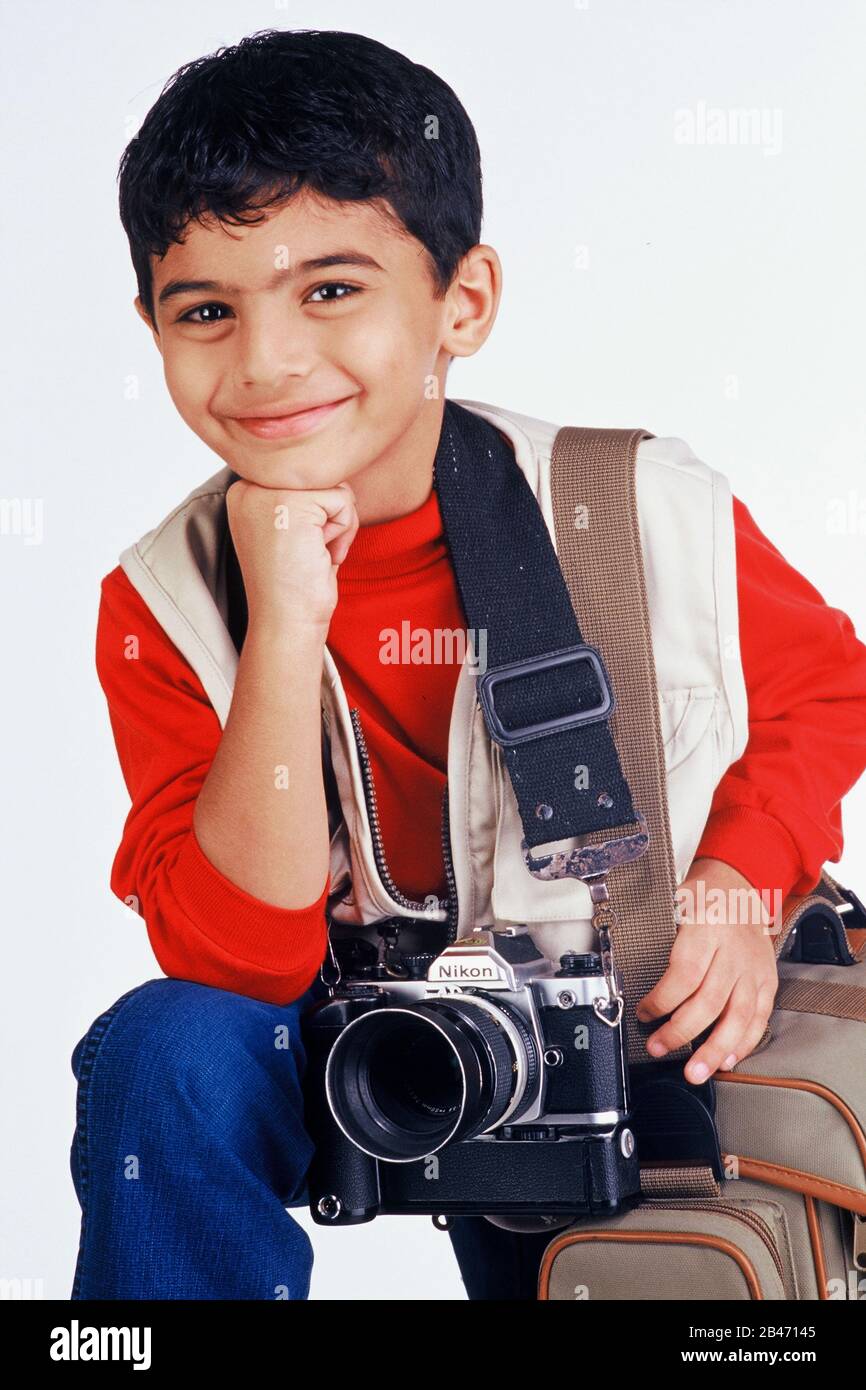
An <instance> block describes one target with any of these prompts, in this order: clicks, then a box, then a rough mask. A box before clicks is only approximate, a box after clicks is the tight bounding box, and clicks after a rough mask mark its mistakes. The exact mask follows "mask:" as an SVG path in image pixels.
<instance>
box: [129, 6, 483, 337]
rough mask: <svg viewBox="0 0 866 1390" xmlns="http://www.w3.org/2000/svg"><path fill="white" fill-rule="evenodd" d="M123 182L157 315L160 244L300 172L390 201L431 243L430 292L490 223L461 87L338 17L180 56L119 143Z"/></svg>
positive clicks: (288, 183)
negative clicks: (134, 128)
mask: <svg viewBox="0 0 866 1390" xmlns="http://www.w3.org/2000/svg"><path fill="white" fill-rule="evenodd" d="M431 118H432V119H433V120H435V123H436V124H435V125H434V124H432V123H431ZM431 134H432V135H433V137H434V138H430V136H431ZM118 183H119V202H120V220H121V222H122V223H123V227H124V231H125V232H126V235H127V237H128V239H129V248H130V253H131V255H132V263H133V267H134V269H135V274H136V278H137V280H138V292H139V295H140V296H141V301H142V304H143V305H144V307H145V309H146V310H147V312H148V314H149V316H150V319H151V322H155V316H154V305H153V283H152V277H151V268H150V256H151V255H155V256H157V257H161V256H163V255H164V254H165V253H166V251H167V250H168V248H169V246H170V245H171V244H172V242H180V241H182V239H183V237H182V233H183V230H184V228H185V227H186V226H187V224H188V223H189V222H190V221H191V220H192V219H195V220H199V221H201V220H202V218H203V217H204V216H206V215H210V216H213V217H216V218H218V219H220V220H221V221H223V222H226V223H233V224H235V225H243V224H246V223H255V222H261V221H262V218H263V216H264V215H265V214H264V213H262V212H261V211H260V209H262V208H273V206H274V205H276V204H278V203H280V202H282V201H283V200H284V199H287V198H290V197H291V196H292V195H293V194H294V193H295V192H297V191H298V189H300V188H301V187H302V186H304V185H307V186H308V187H309V188H310V189H312V190H315V191H316V192H318V193H320V194H323V195H324V196H326V197H329V198H332V199H335V200H337V201H351V202H359V201H369V200H372V199H383V200H384V201H385V203H389V204H390V207H391V209H393V212H394V213H396V215H397V221H398V224H402V226H401V227H400V230H401V233H403V229H405V230H406V231H408V232H409V233H411V235H412V236H414V237H416V238H417V240H418V241H420V242H421V243H422V244H423V245H424V246H425V247H426V249H427V251H428V252H429V255H430V258H431V261H432V264H431V265H430V267H429V268H430V275H431V280H432V283H433V293H434V297H435V298H440V299H441V298H442V297H443V296H444V294H445V292H446V290H447V289H448V286H449V285H450V284H451V282H452V280H453V278H454V273H455V271H456V269H457V265H458V263H459V261H460V259H461V257H462V256H463V255H464V254H465V253H466V252H467V251H468V250H469V249H470V248H471V247H472V246H475V245H477V243H478V242H479V240H480V236H481V216H482V196H481V157H480V153H479V149H478V141H477V138H476V135H475V131H474V129H473V126H472V122H471V121H470V120H469V117H468V116H467V114H466V112H465V110H464V109H463V107H462V105H461V104H460V102H459V101H458V99H457V97H456V96H455V94H454V92H453V91H452V90H451V88H450V87H449V86H448V85H447V83H446V82H443V80H442V79H441V78H440V77H437V76H436V74H435V73H434V72H431V71H430V69H429V68H425V67H422V66H421V65H420V64H418V63H413V62H411V61H410V59H408V58H406V57H405V56H404V55H403V54H401V53H398V52H396V51H395V50H394V49H392V48H387V47H386V46H385V45H384V44H381V43H378V42H377V41H376V40H375V39H370V38H367V37H365V36H364V35H363V34H348V33H342V32H340V31H338V30H325V31H323V30H318V29H288V30H281V29H262V30H259V31H257V32H256V33H254V34H249V35H247V37H246V38H243V39H241V41H240V42H239V43H238V44H236V45H233V46H231V47H229V46H223V47H221V48H219V49H218V50H217V51H216V52H215V53H213V54H210V55H208V56H206V57H203V58H197V59H195V60H194V61H192V62H189V63H185V64H184V65H183V66H182V67H180V68H178V70H177V72H175V73H174V74H173V76H172V77H170V78H169V80H168V81H167V82H166V84H165V86H164V87H163V89H162V91H161V92H160V95H159V97H158V98H157V100H156V102H155V103H154V105H153V106H152V107H151V108H150V110H149V111H148V113H147V115H146V117H145V119H144V121H143V123H142V125H141V128H140V129H139V131H138V133H137V134H136V135H135V136H134V137H133V139H132V140H130V142H129V144H128V145H127V147H126V149H125V150H124V152H123V155H122V157H121V160H120V168H119V172H118ZM378 206H379V207H380V209H382V210H383V211H384V212H385V213H386V215H391V214H390V210H389V209H387V208H386V207H385V206H384V204H379V205H378ZM256 212H257V213H258V216H253V215H246V214H252V213H256ZM392 220H393V218H392Z"/></svg>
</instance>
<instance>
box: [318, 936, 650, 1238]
mask: <svg viewBox="0 0 866 1390" xmlns="http://www.w3.org/2000/svg"><path fill="white" fill-rule="evenodd" d="M379 934H380V937H383V945H382V947H380V949H379V950H378V951H377V948H376V945H375V944H374V943H372V942H369V941H358V939H357V937H356V938H355V942H354V944H353V945H352V946H351V947H348V946H347V943H346V942H344V943H343V945H344V946H345V947H346V949H347V951H348V955H347V954H346V953H345V952H344V955H343V957H342V959H341V960H340V961H339V968H340V970H341V971H342V974H341V976H340V979H339V981H338V982H335V983H332V984H331V997H329V998H323V999H321V1000H320V1001H319V1002H317V1003H315V1004H313V1006H312V1007H311V1008H310V1009H309V1010H308V1011H307V1012H306V1013H305V1014H304V1015H303V1016H302V1020H301V1026H302V1034H303V1039H304V1044H305V1048H306V1053H307V1067H306V1072H305V1076H304V1094H305V1124H306V1128H307V1130H308V1132H309V1134H310V1136H311V1138H312V1139H313V1141H314V1143H315V1154H314V1157H313V1160H312V1163H311V1165H310V1169H309V1172H308V1192H309V1198H310V1210H311V1213H312V1216H313V1218H314V1220H315V1221H317V1222H318V1223H319V1224H321V1225H340V1224H342V1225H350V1224H355V1223H357V1222H362V1221H370V1220H372V1219H373V1217H375V1216H381V1215H385V1214H406V1213H412V1212H415V1213H418V1214H424V1213H426V1214H430V1215H434V1216H435V1215H438V1214H442V1215H447V1214H460V1215H485V1216H489V1217H490V1219H491V1220H493V1221H494V1222H495V1223H496V1224H499V1225H503V1226H506V1227H509V1226H510V1227H511V1228H512V1229H516V1230H521V1229H523V1230H527V1229H545V1228H546V1227H549V1226H550V1224H551V1223H552V1222H554V1221H556V1218H560V1219H559V1221H557V1224H560V1225H564V1224H567V1223H568V1222H569V1221H570V1220H575V1219H577V1218H579V1217H582V1216H588V1215H594V1214H600V1215H603V1216H613V1215H615V1214H616V1212H617V1211H618V1210H620V1208H622V1207H625V1206H631V1205H633V1204H634V1203H635V1202H636V1201H638V1200H639V1198H640V1172H639V1167H638V1156H637V1153H636V1145H635V1138H634V1134H633V1131H632V1128H631V1126H630V1116H629V1101H628V1082H627V1078H628V1068H627V1062H626V1055H627V1054H626V1049H625V1046H624V1036H623V1028H622V1022H621V1021H620V1022H618V1023H616V1024H611V1023H609V1022H606V1021H605V1020H604V1019H603V1018H601V1017H600V1016H599V1014H598V1013H597V1012H596V1009H595V1008H594V1007H593V1001H594V1000H595V999H599V1001H600V1002H601V1003H604V1002H606V1001H607V997H608V996H607V989H606V984H605V979H604V975H603V973H602V969H601V961H600V958H599V956H598V955H596V954H593V953H589V954H585V955H583V954H572V953H569V954H566V955H563V956H562V957H561V958H560V960H559V962H558V964H557V963H555V962H553V961H551V960H549V959H548V958H547V957H546V956H543V955H542V954H541V953H540V952H539V951H538V949H537V947H536V946H535V943H534V942H533V940H532V938H531V936H530V935H529V934H528V933H526V932H525V931H523V932H520V931H499V930H494V929H481V930H478V931H476V932H474V933H473V934H472V935H471V936H470V937H466V938H463V939H461V940H458V941H456V942H454V943H453V944H451V945H448V946H446V947H445V949H444V950H442V951H441V952H439V953H438V954H424V953H423V952H421V953H417V952H416V953H415V954H411V953H409V954H406V953H400V952H397V951H396V950H395V949H394V948H393V937H392V938H391V944H390V945H389V946H388V949H387V950H385V948H384V938H385V937H387V931H385V932H384V933H383V929H382V926H381V924H380V926H379ZM333 949H334V941H333V937H332V938H331V951H332V960H334V961H336V960H337V957H335V956H334V955H333ZM347 961H348V968H347ZM615 979H616V985H617V988H618V989H619V990H621V989H622V980H621V978H620V977H619V974H618V972H616V971H615ZM509 1217H510V1218H513V1219H512V1220H511V1221H509V1219H508V1218H509Z"/></svg>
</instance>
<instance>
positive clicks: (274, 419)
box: [232, 396, 354, 439]
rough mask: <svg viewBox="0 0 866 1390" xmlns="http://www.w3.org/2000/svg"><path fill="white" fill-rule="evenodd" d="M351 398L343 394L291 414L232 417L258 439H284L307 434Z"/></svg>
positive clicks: (346, 403) (352, 398)
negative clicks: (323, 403)
mask: <svg viewBox="0 0 866 1390" xmlns="http://www.w3.org/2000/svg"><path fill="white" fill-rule="evenodd" d="M351 400H354V396H345V397H343V399H342V400H338V401H330V402H329V403H328V404H327V405H317V406H314V407H313V409H312V410H298V411H295V413H294V414H292V415H254V416H251V417H248V418H247V419H241V418H240V417H239V416H237V415H235V416H233V417H232V419H233V420H234V423H235V424H236V425H240V426H241V428H242V429H244V430H246V432H247V433H248V434H254V435H256V437H257V438H259V439H285V438H287V437H289V436H291V435H298V434H307V433H308V432H309V431H310V430H312V429H315V427H316V426H317V425H318V424H319V423H320V422H321V421H323V420H326V419H328V418H329V417H330V416H331V415H333V414H334V413H335V411H337V410H339V409H340V407H341V406H344V405H348V404H349V401H351Z"/></svg>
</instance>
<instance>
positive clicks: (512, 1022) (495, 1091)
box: [325, 994, 540, 1162]
mask: <svg viewBox="0 0 866 1390" xmlns="http://www.w3.org/2000/svg"><path fill="white" fill-rule="evenodd" d="M539 1066H540V1061H539V1058H538V1050H537V1047H536V1043H535V1039H534V1037H533V1035H532V1033H531V1031H530V1030H529V1028H528V1027H527V1026H526V1024H525V1023H524V1021H523V1019H522V1018H521V1017H520V1015H519V1013H518V1012H517V1010H515V1009H506V1008H504V1007H503V1006H501V1005H499V1006H496V1005H494V1006H491V1003H490V995H489V994H487V996H486V997H485V999H484V1000H483V1001H481V1000H477V1001H476V998H475V996H472V995H462V996H453V995H451V996H447V997H437V998H435V999H427V1000H425V1001H424V1002H423V1003H421V1002H419V1003H412V1004H406V1005H388V1006H387V1007H385V1008H382V1009H372V1010H370V1011H368V1012H367V1013H364V1014H361V1015H360V1016H359V1017H358V1018H356V1019H353V1020H352V1022H351V1023H349V1024H347V1025H346V1027H345V1028H344V1029H343V1031H342V1032H341V1033H340V1036H339V1037H338V1038H337V1041H336V1042H335V1043H334V1046H333V1047H332V1048H331V1051H330V1054H329V1056H328V1062H327V1066H326V1069H325V1089H326V1093H327V1097H328V1103H329V1105H330V1108H331V1112H332V1114H333V1115H334V1118H335V1119H336V1121H337V1123H338V1124H339V1126H340V1128H341V1129H342V1130H343V1132H344V1134H346V1135H347V1137H348V1138H349V1139H351V1140H352V1142H353V1143H354V1144H357V1146H358V1148H360V1149H362V1150H363V1151H364V1152H365V1153H368V1154H371V1155H372V1156H373V1157H374V1158H379V1159H384V1160H390V1161H392V1162H409V1161H411V1160H415V1159H419V1158H424V1157H426V1156H427V1155H428V1154H432V1153H435V1151H436V1150H437V1149H440V1148H441V1147H442V1146H443V1145H444V1144H446V1143H449V1142H452V1141H454V1140H460V1139H471V1138H474V1137H475V1136H476V1135H477V1134H480V1133H482V1132H483V1131H485V1130H487V1129H489V1128H491V1127H492V1126H494V1125H496V1124H497V1123H498V1122H499V1121H500V1120H501V1119H502V1117H503V1116H504V1115H505V1114H506V1113H507V1112H511V1115H513V1114H516V1113H517V1112H518V1110H519V1108H520V1106H519V1100H520V1097H517V1096H516V1095H515V1089H516V1087H517V1086H518V1085H519V1086H520V1087H521V1090H522V1091H523V1092H526V1091H527V1090H528V1088H529V1087H530V1085H531V1083H532V1082H533V1081H534V1079H535V1078H536V1077H537V1075H538V1071H539ZM515 1101H517V1102H518V1104H517V1105H515Z"/></svg>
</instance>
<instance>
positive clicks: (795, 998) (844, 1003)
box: [775, 976, 866, 1023]
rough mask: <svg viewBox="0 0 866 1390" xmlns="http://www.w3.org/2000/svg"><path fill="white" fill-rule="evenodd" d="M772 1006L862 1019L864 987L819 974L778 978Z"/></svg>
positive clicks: (865, 1009)
mask: <svg viewBox="0 0 866 1390" xmlns="http://www.w3.org/2000/svg"><path fill="white" fill-rule="evenodd" d="M775 1008H777V1009H790V1010H792V1011H793V1012H795V1013H804V1014H829V1016H830V1017H831V1018H848V1019H851V1020H852V1022H854V1023H866V989H860V988H859V987H858V986H857V985H834V984H831V983H830V982H829V981H825V980H821V979H820V978H818V979H815V980H806V979H803V978H802V976H801V977H800V978H798V979H786V980H780V982H779V988H778V990H777V991H776V1002H775Z"/></svg>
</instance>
